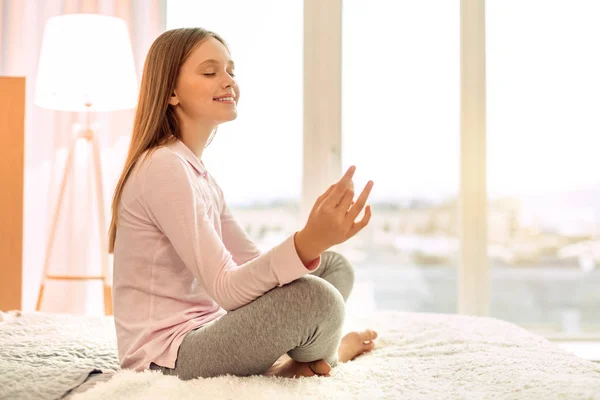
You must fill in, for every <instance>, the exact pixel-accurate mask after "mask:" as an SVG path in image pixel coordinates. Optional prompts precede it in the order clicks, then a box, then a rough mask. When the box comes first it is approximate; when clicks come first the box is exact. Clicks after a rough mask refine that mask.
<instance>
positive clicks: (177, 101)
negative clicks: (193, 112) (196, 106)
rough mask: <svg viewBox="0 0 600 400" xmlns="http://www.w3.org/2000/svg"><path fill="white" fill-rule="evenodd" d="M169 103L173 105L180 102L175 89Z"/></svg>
mask: <svg viewBox="0 0 600 400" xmlns="http://www.w3.org/2000/svg"><path fill="white" fill-rule="evenodd" d="M169 104H170V105H172V106H176V105H177V104H179V97H177V93H175V91H173V94H172V95H171V97H170V98H169Z"/></svg>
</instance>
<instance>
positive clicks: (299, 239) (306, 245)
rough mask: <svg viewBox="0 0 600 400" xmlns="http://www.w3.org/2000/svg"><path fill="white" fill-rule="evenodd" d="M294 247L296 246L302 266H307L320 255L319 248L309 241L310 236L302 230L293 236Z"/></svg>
mask: <svg viewBox="0 0 600 400" xmlns="http://www.w3.org/2000/svg"><path fill="white" fill-rule="evenodd" d="M294 245H295V246H296V252H297V253H298V257H299V258H300V260H301V261H302V263H303V264H304V265H308V264H309V263H310V262H311V261H313V260H314V259H315V258H317V257H319V256H320V255H321V253H322V251H321V250H320V248H319V246H317V244H316V243H314V242H313V241H312V240H311V239H310V235H307V233H306V231H304V230H303V229H302V230H300V231H298V232H296V234H295V235H294Z"/></svg>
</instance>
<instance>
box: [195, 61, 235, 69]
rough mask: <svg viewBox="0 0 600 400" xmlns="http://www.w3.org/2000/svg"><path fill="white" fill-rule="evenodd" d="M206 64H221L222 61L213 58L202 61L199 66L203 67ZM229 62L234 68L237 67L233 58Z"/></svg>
mask: <svg viewBox="0 0 600 400" xmlns="http://www.w3.org/2000/svg"><path fill="white" fill-rule="evenodd" d="M205 64H220V62H219V61H217V60H213V59H210V60H205V61H202V62H201V63H200V64H198V67H202V66H204V65H205ZM227 64H230V65H231V66H232V67H233V68H235V63H234V62H233V60H229V61H228V62H227Z"/></svg>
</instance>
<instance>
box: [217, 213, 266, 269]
mask: <svg viewBox="0 0 600 400" xmlns="http://www.w3.org/2000/svg"><path fill="white" fill-rule="evenodd" d="M224 204H225V206H224V207H223V208H224V209H223V212H222V213H221V232H222V236H223V244H224V245H225V247H226V248H227V250H229V252H230V253H231V255H232V256H233V261H234V262H235V263H236V264H244V263H246V262H248V261H250V260H253V259H255V258H256V257H258V256H260V255H261V251H260V250H259V249H258V248H257V247H256V245H255V244H254V242H252V240H251V239H250V237H248V234H247V233H246V232H245V231H244V230H243V229H242V227H241V226H240V224H239V223H238V222H237V220H236V219H235V217H234V216H233V214H232V213H231V210H230V209H229V207H228V206H227V204H226V203H225V202H224Z"/></svg>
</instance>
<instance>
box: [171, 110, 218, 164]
mask: <svg viewBox="0 0 600 400" xmlns="http://www.w3.org/2000/svg"><path fill="white" fill-rule="evenodd" d="M179 127H180V129H181V141H182V142H183V143H184V144H185V145H186V146H187V147H188V148H189V149H190V150H192V152H193V153H194V154H195V155H196V157H198V158H199V159H202V152H203V151H204V147H205V146H206V143H207V142H208V139H209V138H210V135H211V134H212V133H213V131H214V130H215V128H216V127H217V125H216V124H214V123H213V124H207V123H201V122H199V123H192V122H191V121H186V120H185V119H183V118H180V119H179Z"/></svg>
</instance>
